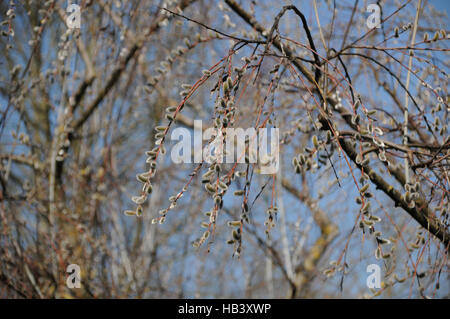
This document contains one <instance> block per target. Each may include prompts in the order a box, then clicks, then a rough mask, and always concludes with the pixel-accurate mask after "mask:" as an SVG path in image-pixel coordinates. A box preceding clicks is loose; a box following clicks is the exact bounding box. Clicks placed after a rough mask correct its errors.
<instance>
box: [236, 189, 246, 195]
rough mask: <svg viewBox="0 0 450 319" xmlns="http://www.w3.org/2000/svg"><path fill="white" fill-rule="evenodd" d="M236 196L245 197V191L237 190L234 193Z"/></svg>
mask: <svg viewBox="0 0 450 319" xmlns="http://www.w3.org/2000/svg"><path fill="white" fill-rule="evenodd" d="M234 195H236V196H242V195H244V190H242V189H240V190H237V191H235V192H234Z"/></svg>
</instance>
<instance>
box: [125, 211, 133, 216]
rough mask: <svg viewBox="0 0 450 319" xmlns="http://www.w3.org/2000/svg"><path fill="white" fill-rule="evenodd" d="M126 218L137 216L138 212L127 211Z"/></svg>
mask: <svg viewBox="0 0 450 319" xmlns="http://www.w3.org/2000/svg"><path fill="white" fill-rule="evenodd" d="M123 213H124V214H125V215H126V216H135V215H136V212H135V211H134V210H126V211H124V212H123Z"/></svg>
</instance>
